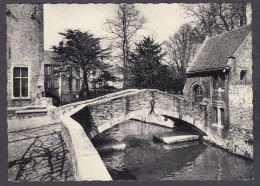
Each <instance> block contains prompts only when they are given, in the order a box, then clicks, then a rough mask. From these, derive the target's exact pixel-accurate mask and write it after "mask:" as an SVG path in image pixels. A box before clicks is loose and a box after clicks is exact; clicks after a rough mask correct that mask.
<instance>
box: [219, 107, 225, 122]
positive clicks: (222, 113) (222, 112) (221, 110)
mask: <svg viewBox="0 0 260 186" xmlns="http://www.w3.org/2000/svg"><path fill="white" fill-rule="evenodd" d="M220 114H221V115H220V119H221V125H224V124H225V110H224V109H223V108H221V109H220Z"/></svg>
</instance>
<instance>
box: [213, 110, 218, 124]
mask: <svg viewBox="0 0 260 186" xmlns="http://www.w3.org/2000/svg"><path fill="white" fill-rule="evenodd" d="M214 123H218V108H217V107H214Z"/></svg>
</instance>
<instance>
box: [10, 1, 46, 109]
mask: <svg viewBox="0 0 260 186" xmlns="http://www.w3.org/2000/svg"><path fill="white" fill-rule="evenodd" d="M6 23H7V44H6V46H7V55H6V56H7V74H8V82H7V101H8V107H19V106H26V105H30V104H35V101H36V99H37V97H41V94H42V92H43V91H44V73H43V58H44V56H43V55H44V54H43V5H40V4H8V5H7V16H6ZM14 68H25V69H28V96H16V97H15V96H14V90H13V87H14V78H13V72H14ZM25 86H27V85H25Z"/></svg>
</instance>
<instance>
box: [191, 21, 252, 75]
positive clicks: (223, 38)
mask: <svg viewBox="0 0 260 186" xmlns="http://www.w3.org/2000/svg"><path fill="white" fill-rule="evenodd" d="M250 31H251V25H246V26H243V27H240V28H238V29H236V30H232V31H229V32H226V33H224V34H221V35H217V36H214V37H211V38H208V39H206V40H205V41H204V43H203V45H202V47H201V49H200V50H199V52H198V54H197V56H196V57H195V58H194V60H193V62H192V64H191V67H190V69H189V71H188V73H194V72H203V71H209V70H214V69H221V68H224V67H226V66H227V60H228V57H232V56H233V54H234V53H235V52H236V50H237V49H238V47H239V46H240V45H241V44H242V42H243V41H244V40H245V38H246V37H247V36H248V34H249V32H250Z"/></svg>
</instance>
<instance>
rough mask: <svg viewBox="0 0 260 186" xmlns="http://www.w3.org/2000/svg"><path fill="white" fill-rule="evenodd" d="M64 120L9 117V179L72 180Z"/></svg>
mask: <svg viewBox="0 0 260 186" xmlns="http://www.w3.org/2000/svg"><path fill="white" fill-rule="evenodd" d="M69 156H70V155H69V151H68V150H67V148H66V145H65V143H64V142H63V140H62V138H61V127H60V123H57V122H53V121H52V120H51V119H50V118H48V117H35V118H29V119H23V120H8V163H9V166H8V174H9V179H8V180H9V181H72V180H74V177H73V171H72V166H71V164H70V161H69V158H70V157H69Z"/></svg>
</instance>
